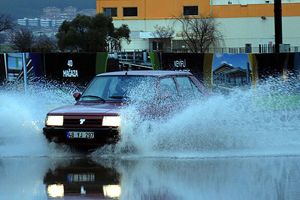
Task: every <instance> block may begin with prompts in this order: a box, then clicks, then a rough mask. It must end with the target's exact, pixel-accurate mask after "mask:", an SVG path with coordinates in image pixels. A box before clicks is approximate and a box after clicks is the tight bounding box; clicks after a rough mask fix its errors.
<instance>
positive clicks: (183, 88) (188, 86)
mask: <svg viewBox="0 0 300 200" xmlns="http://www.w3.org/2000/svg"><path fill="white" fill-rule="evenodd" d="M176 81H177V84H178V87H179V90H180V93H181V95H182V98H183V99H185V100H190V99H199V98H201V97H202V96H203V94H202V93H201V92H200V90H199V89H198V87H197V86H196V85H195V84H194V83H193V82H192V81H191V80H190V78H189V77H177V78H176Z"/></svg>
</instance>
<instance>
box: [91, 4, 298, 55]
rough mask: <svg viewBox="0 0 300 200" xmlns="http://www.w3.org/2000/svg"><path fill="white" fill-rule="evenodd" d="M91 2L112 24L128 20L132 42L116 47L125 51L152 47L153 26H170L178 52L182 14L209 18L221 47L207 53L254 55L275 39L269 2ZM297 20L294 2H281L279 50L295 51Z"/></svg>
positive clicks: (267, 49)
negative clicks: (214, 22) (219, 34)
mask: <svg viewBox="0 0 300 200" xmlns="http://www.w3.org/2000/svg"><path fill="white" fill-rule="evenodd" d="M96 5H97V13H101V12H104V13H106V14H107V15H109V16H112V17H113V20H114V24H115V26H116V27H118V26H120V25H121V24H128V26H129V28H130V30H131V32H132V33H131V39H132V42H131V43H130V44H129V45H127V44H126V43H124V44H123V45H122V46H123V48H124V50H128V51H130V50H135V49H147V50H150V51H151V50H153V49H155V47H157V44H156V43H155V41H156V40H155V37H154V36H153V33H154V31H155V28H154V27H155V26H156V25H159V26H165V27H168V26H171V27H174V28H175V34H174V38H173V39H172V49H181V50H184V49H185V48H186V46H185V45H184V43H182V39H181V36H180V35H181V34H180V32H181V27H180V26H179V24H178V23H176V20H175V17H179V16H182V15H188V16H199V17H200V16H209V15H210V14H213V15H214V16H215V18H216V19H217V22H218V23H219V24H220V25H219V26H218V29H219V30H220V31H221V32H222V35H223V36H224V45H223V46H220V48H219V49H213V50H212V52H224V53H244V52H246V53H256V52H260V51H261V49H265V50H266V51H267V52H268V51H271V50H272V49H273V48H269V47H270V46H272V45H273V44H274V43H275V28H274V0H184V1H183V0H164V1H161V0H114V1H111V0H97V4H96ZM299 20H300V0H282V33H283V44H285V45H284V46H285V51H298V47H300V26H299V25H298V24H299V23H298V22H299ZM286 47H288V48H286ZM299 50H300V49H299Z"/></svg>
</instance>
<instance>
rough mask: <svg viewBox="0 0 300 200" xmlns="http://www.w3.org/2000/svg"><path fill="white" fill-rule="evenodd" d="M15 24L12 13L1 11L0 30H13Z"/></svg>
mask: <svg viewBox="0 0 300 200" xmlns="http://www.w3.org/2000/svg"><path fill="white" fill-rule="evenodd" d="M14 25H15V24H14V22H13V19H12V18H11V16H10V15H6V14H1V13H0V32H2V31H5V30H11V29H12V28H13V26H14Z"/></svg>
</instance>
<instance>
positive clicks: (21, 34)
mask: <svg viewBox="0 0 300 200" xmlns="http://www.w3.org/2000/svg"><path fill="white" fill-rule="evenodd" d="M11 42H12V44H13V46H12V48H13V49H15V50H18V51H20V52H27V51H29V49H30V48H31V47H32V45H33V43H34V36H33V34H32V32H31V31H29V30H27V29H20V30H15V31H12V32H11Z"/></svg>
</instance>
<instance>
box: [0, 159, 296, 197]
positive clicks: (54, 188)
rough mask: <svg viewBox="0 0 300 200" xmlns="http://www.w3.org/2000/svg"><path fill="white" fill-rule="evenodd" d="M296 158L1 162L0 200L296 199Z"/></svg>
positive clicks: (11, 160)
mask: <svg viewBox="0 0 300 200" xmlns="http://www.w3.org/2000/svg"><path fill="white" fill-rule="evenodd" d="M299 163H300V157H298V156H289V157H288V156H277V157H276V156H274V157H231V158H180V159H178V158H136V157H135V158H134V157H131V158H129V157H127V158H100V157H86V156H83V157H82V156H75V157H61V158H46V157H39V158H30V157H23V158H20V157H19V158H16V157H15V158H1V159H0V168H1V170H0V176H1V180H0V191H1V193H0V198H1V199H48V198H50V197H51V198H54V199H55V198H57V199H110V198H119V199H170V200H171V199H172V200H173V199H297V198H298V197H299V195H300V190H299V186H300V168H299Z"/></svg>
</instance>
